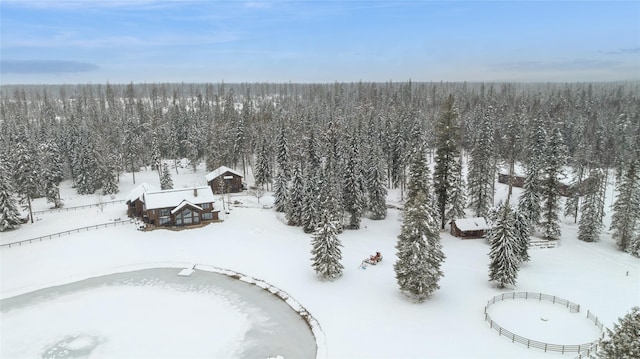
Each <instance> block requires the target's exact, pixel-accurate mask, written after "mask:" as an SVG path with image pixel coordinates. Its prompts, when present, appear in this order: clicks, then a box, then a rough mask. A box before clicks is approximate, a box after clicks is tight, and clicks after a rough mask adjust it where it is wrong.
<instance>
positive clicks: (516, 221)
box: [513, 209, 531, 263]
mask: <svg viewBox="0 0 640 359" xmlns="http://www.w3.org/2000/svg"><path fill="white" fill-rule="evenodd" d="M513 230H514V232H515V235H516V244H517V246H516V254H517V256H518V259H519V261H520V263H526V262H528V261H529V260H531V257H529V242H530V237H529V222H528V221H527V217H526V216H525V215H524V214H522V213H520V210H518V209H515V210H514V211H513Z"/></svg>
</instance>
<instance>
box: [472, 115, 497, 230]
mask: <svg viewBox="0 0 640 359" xmlns="http://www.w3.org/2000/svg"><path fill="white" fill-rule="evenodd" d="M492 114H493V109H492V108H491V107H489V109H488V110H487V111H486V113H485V115H484V117H483V120H482V123H481V124H480V129H479V133H478V134H477V137H476V139H475V141H474V145H473V147H472V148H471V153H470V158H469V173H468V174H467V188H468V190H469V206H470V207H471V209H473V211H474V212H475V214H476V216H477V217H484V216H485V215H486V214H487V211H488V210H489V208H490V207H491V206H492V205H493V195H494V193H493V184H494V181H495V173H496V168H495V165H494V153H493V151H494V146H493V136H494V135H493V132H494V129H493V115H492Z"/></svg>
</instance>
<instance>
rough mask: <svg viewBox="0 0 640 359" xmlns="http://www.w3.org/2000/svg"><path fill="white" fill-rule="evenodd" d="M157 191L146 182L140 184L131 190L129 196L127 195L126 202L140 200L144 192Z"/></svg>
mask: <svg viewBox="0 0 640 359" xmlns="http://www.w3.org/2000/svg"><path fill="white" fill-rule="evenodd" d="M158 190H159V189H158V188H157V187H156V186H152V185H150V184H148V183H146V182H143V183H140V184H139V185H138V186H136V187H135V188H134V189H132V190H131V192H129V194H128V195H127V201H128V202H134V201H135V200H137V199H141V198H142V195H143V194H145V193H146V192H155V191H158ZM143 201H144V200H143Z"/></svg>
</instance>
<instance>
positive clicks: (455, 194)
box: [445, 161, 467, 223]
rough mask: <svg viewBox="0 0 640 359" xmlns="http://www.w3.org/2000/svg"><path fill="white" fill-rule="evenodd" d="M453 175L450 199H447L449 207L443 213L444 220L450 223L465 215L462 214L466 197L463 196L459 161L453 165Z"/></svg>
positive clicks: (463, 188)
mask: <svg viewBox="0 0 640 359" xmlns="http://www.w3.org/2000/svg"><path fill="white" fill-rule="evenodd" d="M453 165H454V168H453V169H452V172H453V173H457V174H456V175H455V176H453V177H452V178H451V197H450V198H449V201H450V202H449V203H450V206H449V208H448V210H447V212H446V213H445V220H446V221H447V222H449V223H450V222H451V221H453V220H455V219H458V218H464V217H465V216H466V213H465V212H464V209H465V206H466V203H467V197H466V195H465V185H464V179H463V178H462V166H461V165H460V162H459V161H455V162H454V163H453Z"/></svg>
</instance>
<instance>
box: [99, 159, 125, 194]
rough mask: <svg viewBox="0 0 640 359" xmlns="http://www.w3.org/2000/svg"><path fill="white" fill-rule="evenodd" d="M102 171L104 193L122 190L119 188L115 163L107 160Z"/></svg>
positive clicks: (114, 192)
mask: <svg viewBox="0 0 640 359" xmlns="http://www.w3.org/2000/svg"><path fill="white" fill-rule="evenodd" d="M100 172H101V173H102V175H101V177H102V194H103V195H111V194H116V193H118V192H119V191H120V190H119V189H118V182H117V179H116V173H115V169H114V165H113V163H111V161H109V160H107V162H106V163H104V164H103V165H102V168H101V169H100Z"/></svg>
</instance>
